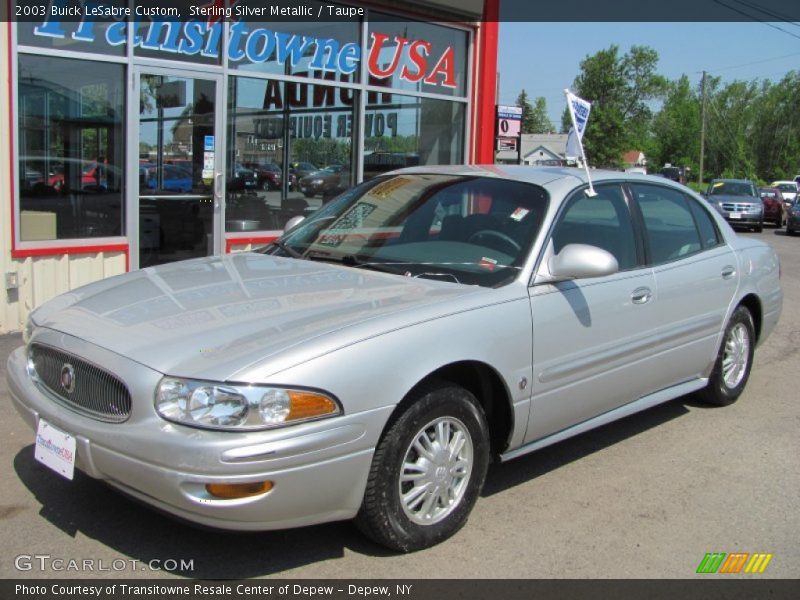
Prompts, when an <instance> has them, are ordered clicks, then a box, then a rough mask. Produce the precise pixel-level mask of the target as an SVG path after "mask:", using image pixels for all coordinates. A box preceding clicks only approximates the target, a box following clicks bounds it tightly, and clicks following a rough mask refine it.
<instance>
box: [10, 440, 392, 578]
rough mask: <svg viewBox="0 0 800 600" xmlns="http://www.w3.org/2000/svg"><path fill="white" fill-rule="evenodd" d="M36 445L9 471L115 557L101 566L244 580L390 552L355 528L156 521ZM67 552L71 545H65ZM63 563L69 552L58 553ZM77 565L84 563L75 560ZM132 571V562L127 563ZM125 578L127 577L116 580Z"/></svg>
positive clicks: (49, 512)
mask: <svg viewBox="0 0 800 600" xmlns="http://www.w3.org/2000/svg"><path fill="white" fill-rule="evenodd" d="M33 454H34V449H33V445H30V446H27V447H25V448H23V449H22V450H20V451H19V452H18V453H17V455H16V456H15V458H14V469H15V471H16V472H17V475H18V476H19V478H20V480H21V481H22V483H23V484H24V485H25V486H26V487H27V488H28V489H29V490H30V491H31V493H32V494H33V495H34V496H35V498H36V501H37V502H38V503H39V504H40V505H41V508H40V511H39V514H40V515H41V516H42V517H44V518H45V519H47V520H48V521H49V522H50V523H52V524H53V525H55V526H56V527H58V528H59V529H60V530H61V531H63V532H64V533H66V534H67V535H69V536H70V537H73V538H74V537H76V535H78V534H80V535H82V536H86V537H88V538H91V539H94V540H97V541H98V542H99V543H101V544H103V545H104V546H106V547H107V548H108V549H110V550H111V551H112V553H118V555H117V556H113V557H112V558H111V559H107V560H106V559H104V560H103V562H104V563H105V564H106V565H109V564H110V563H111V561H112V560H114V559H117V558H123V557H128V558H129V559H130V560H132V561H133V560H135V561H137V562H136V563H135V564H136V567H135V569H134V571H136V572H138V573H137V576H157V575H158V573H154V572H152V571H150V570H149V568H148V565H149V564H150V563H151V561H158V562H156V563H155V564H157V565H159V564H161V565H164V564H166V563H165V561H167V560H168V559H170V560H174V561H177V563H178V566H180V562H181V560H182V559H183V560H185V561H193V563H192V565H191V567H192V568H187V569H182V570H181V569H180V568H178V569H177V570H171V571H170V572H171V573H172V574H174V575H178V576H185V577H191V578H195V579H247V578H252V577H259V576H264V575H271V574H274V573H280V572H285V571H287V570H290V569H293V568H296V567H300V566H304V565H308V564H313V563H315V562H319V561H324V560H329V559H335V558H341V557H342V556H343V555H344V552H345V549H347V550H350V551H352V552H356V553H359V554H364V555H370V556H388V555H391V552H389V551H388V550H385V549H383V548H382V547H380V546H378V545H376V544H373V543H372V542H370V541H369V540H367V539H366V538H364V537H363V536H362V535H361V534H360V533H359V532H358V530H357V529H356V528H355V526H354V525H352V523H349V522H340V523H330V524H324V525H317V526H313V527H305V528H299V529H287V530H281V531H266V532H256V533H251V532H247V533H237V532H227V531H215V530H211V529H202V528H199V527H196V526H194V525H191V524H189V523H184V522H181V521H178V520H175V519H174V518H173V517H170V516H166V515H164V514H161V513H159V512H157V511H155V510H153V509H152V508H150V507H147V506H144V505H142V504H140V503H139V502H138V501H136V500H134V499H132V498H130V497H128V496H125V495H123V494H122V493H120V492H117V491H116V490H114V489H112V488H111V487H109V486H107V485H105V484H104V483H102V482H100V481H98V480H95V479H92V478H91V477H89V476H87V475H84V474H83V473H81V472H79V471H76V472H75V479H74V480H73V481H67V480H66V479H63V478H61V477H59V476H58V475H56V474H55V473H52V472H50V471H49V469H47V467H44V466H43V465H41V464H40V463H39V462H37V461H36V460H35V459H34V456H33ZM67 546H68V544H67ZM60 550H61V552H62V556H63V555H64V554H66V553H68V552H69V548H68V547H65V548H62V549H60ZM72 558H74V559H76V560H80V559H82V558H84V557H83V556H73V557H72ZM129 564H131V563H129ZM118 575H119V576H120V577H130V576H132V573H131V571H130V570H126V571H122V572H120V573H118Z"/></svg>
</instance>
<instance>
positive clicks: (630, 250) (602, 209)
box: [553, 185, 637, 271]
mask: <svg viewBox="0 0 800 600" xmlns="http://www.w3.org/2000/svg"><path fill="white" fill-rule="evenodd" d="M595 191H596V192H597V196H594V197H592V198H589V197H588V196H586V194H584V193H583V191H581V192H578V193H577V194H576V195H575V196H573V197H572V199H570V200H569V201H568V204H567V208H566V210H565V211H564V213H563V214H562V215H561V217H560V219H559V221H558V224H557V225H556V227H555V229H554V231H553V250H554V251H555V253H556V254H558V253H559V252H561V249H562V248H563V247H564V246H566V245H567V244H589V245H592V246H597V247H598V248H602V249H603V250H606V251H608V252H610V253H611V254H613V255H614V257H615V258H616V259H617V263H618V264H619V268H620V270H621V271H623V270H625V269H632V268H634V267H636V266H637V259H636V241H635V238H634V235H633V225H632V224H631V217H630V212H629V211H628V205H627V203H626V202H625V196H624V195H623V193H622V189H621V188H620V187H619V186H618V185H601V186H597V187H596V188H595Z"/></svg>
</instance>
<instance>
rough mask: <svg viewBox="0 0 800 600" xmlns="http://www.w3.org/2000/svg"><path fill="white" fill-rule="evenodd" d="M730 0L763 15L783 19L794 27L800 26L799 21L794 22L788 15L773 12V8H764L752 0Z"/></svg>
mask: <svg viewBox="0 0 800 600" xmlns="http://www.w3.org/2000/svg"><path fill="white" fill-rule="evenodd" d="M732 1H733V2H736V3H737V4H742V5H744V6H746V7H748V8H751V9H753V10H755V11H758V12H761V13H764V14H765V15H768V16H770V17H773V18H775V19H778V20H779V21H783V22H784V23H787V24H789V25H794V26H795V27H800V23H795V22H794V21H792V19H791V18H790V17H788V16H786V15H784V14H781V13H779V12H775V11H773V10H767V9H766V8H764V7H763V6H761V5H759V4H755V3H753V2H745V1H744V0H732Z"/></svg>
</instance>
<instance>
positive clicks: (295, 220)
mask: <svg viewBox="0 0 800 600" xmlns="http://www.w3.org/2000/svg"><path fill="white" fill-rule="evenodd" d="M305 220H306V218H305V217H304V216H303V215H297V216H296V217H292V218H291V219H289V220H288V221H286V225H284V226H283V233H286V232H287V231H291V230H292V229H294V228H295V227H297V226H298V225H300V223H302V222H303V221H305Z"/></svg>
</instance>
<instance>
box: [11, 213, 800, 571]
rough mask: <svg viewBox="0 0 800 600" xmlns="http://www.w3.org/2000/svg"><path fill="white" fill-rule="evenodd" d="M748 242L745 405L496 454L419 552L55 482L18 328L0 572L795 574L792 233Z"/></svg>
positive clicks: (799, 473)
mask: <svg viewBox="0 0 800 600" xmlns="http://www.w3.org/2000/svg"><path fill="white" fill-rule="evenodd" d="M743 235H747V236H753V237H756V238H758V239H763V240H766V241H768V242H769V243H771V244H773V245H774V247H775V248H776V249H777V250H778V252H779V254H780V257H781V263H782V273H783V276H782V284H783V289H784V293H785V298H784V310H783V315H782V317H781V321H780V323H779V326H778V329H777V330H776V331H775V332H774V333H773V335H772V336H771V337H770V338H769V339H768V340H767V341H766V342H765V343H764V344H763V345H762V346H761V347H760V348H759V349H758V350H757V351H756V356H755V366H754V369H753V372H752V376H751V379H750V383H749V385H748V387H747V389H746V391H745V393H744V394H743V395H742V397H741V398H740V399H739V401H738V402H737V403H736V404H734V405H732V406H730V407H726V408H708V407H706V406H704V405H702V404H700V403H697V402H695V400H694V399H693V398H692V397H691V396H687V397H684V398H680V399H679V400H677V401H673V402H670V403H668V404H665V405H662V406H659V407H656V408H655V409H652V410H650V411H647V412H645V413H640V414H638V415H634V416H632V417H629V418H627V419H624V420H622V421H619V422H616V423H613V424H611V425H608V426H605V427H603V428H601V429H598V430H595V431H592V432H589V433H587V434H584V435H582V436H580V437H577V438H573V439H571V440H567V441H566V442H562V443H560V444H557V445H555V446H552V447H549V448H546V449H544V450H542V451H539V452H537V453H534V454H531V455H528V456H526V457H524V458H521V459H518V460H516V461H512V462H509V463H506V464H502V465H495V466H493V467H491V468H490V470H489V475H488V478H487V481H486V487H485V490H484V492H483V496H482V498H480V499H479V501H478V503H477V505H476V507H475V509H474V511H473V513H472V516H471V517H470V520H469V522H468V524H467V526H466V527H465V528H464V529H463V530H462V531H461V532H460V533H459V534H457V535H456V536H455V537H453V538H452V539H450V540H448V541H447V542H445V543H443V544H441V545H439V546H436V547H434V548H431V549H429V550H425V551H421V552H418V553H415V554H410V555H395V554H392V553H389V552H387V551H386V550H384V549H383V548H382V547H379V546H377V545H374V544H372V543H371V542H369V541H367V540H365V539H364V538H363V537H362V536H361V535H360V534H359V533H358V531H357V530H356V529H355V528H354V527H353V526H352V525H351V524H349V523H334V524H328V525H321V526H316V527H309V528H305V529H297V530H290V531H279V532H267V533H259V534H227V533H220V532H211V531H204V530H200V529H196V528H194V527H191V526H189V525H185V524H182V523H179V522H176V521H174V520H172V519H170V518H167V517H165V516H162V515H160V514H158V513H156V512H153V511H152V510H151V509H149V508H145V507H142V506H140V505H138V504H137V503H135V502H133V501H131V500H129V499H127V498H125V497H123V496H121V495H119V494H118V493H117V492H115V491H113V490H111V489H110V488H107V487H106V486H104V485H103V484H102V483H100V482H98V481H94V480H92V479H89V478H88V477H85V476H82V475H81V474H77V475H76V478H75V480H74V481H72V482H69V481H66V480H64V479H62V478H60V477H59V476H58V475H56V474H54V473H52V472H51V471H49V470H48V469H46V468H45V467H43V466H41V465H39V464H38V463H37V462H36V461H35V460H34V457H33V445H32V444H33V433H32V432H31V431H30V430H29V429H28V428H27V427H25V426H24V425H23V423H22V420H21V419H20V418H19V417H18V416H17V414H16V412H15V411H14V409H13V408H12V406H11V404H10V400H9V398H8V395H7V392H6V385H5V369H4V366H5V360H6V357H7V356H8V353H9V352H10V351H11V350H12V349H13V348H15V347H16V346H18V345H19V344H20V343H21V340H20V337H19V335H12V336H0V360H2V364H3V368H2V369H0V372H1V374H0V406H2V409H3V411H4V413H5V415H6V418H3V419H2V420H0V438H1V439H2V440H3V444H2V449H0V457H1V459H2V463H1V464H2V467H0V487H1V488H2V490H3V492H4V494H3V498H2V500H0V521H2V529H3V531H4V532H5V533H4V534H3V536H2V537H3V544H2V550H1V551H0V577H2V578H20V577H22V578H27V577H35V578H41V577H109V578H118V577H119V578H123V577H124V578H133V577H192V578H203V579H213V578H249V577H281V578H300V577H313V578H373V577H375V578H377V577H386V578H501V579H504V578H554V577H556V578H557V577H566V578H691V577H695V576H696V575H695V571H696V570H697V567H698V565H699V564H700V562H701V560H702V559H703V557H704V556H705V554H706V553H709V552H726V553H732V552H747V553H770V554H773V558H772V560H771V562H770V563H769V565H768V567H767V569H766V570H765V572H764V573H763V575H758V577H772V578H798V577H800V511H799V510H798V508H799V507H800V460H798V456H800V402H798V397H800V394H798V391H797V387H796V385H797V384H796V382H795V380H796V379H797V371H796V370H795V369H797V365H798V356H800V353H798V349H799V348H800V316H799V313H798V311H797V310H796V308H795V307H796V306H797V305H798V303H800V237H796V238H791V237H788V236H786V235H785V233H784V231H782V230H778V231H776V230H774V229H773V228H772V227H769V226H768V227H766V228H765V229H764V231H763V233H760V234H749V233H748V234H743ZM87 561H88V562H87ZM73 566H74V567H75V568H72V567H73ZM705 577H708V576H705ZM728 577H731V576H728ZM736 577H752V575H744V574H741V575H736Z"/></svg>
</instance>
